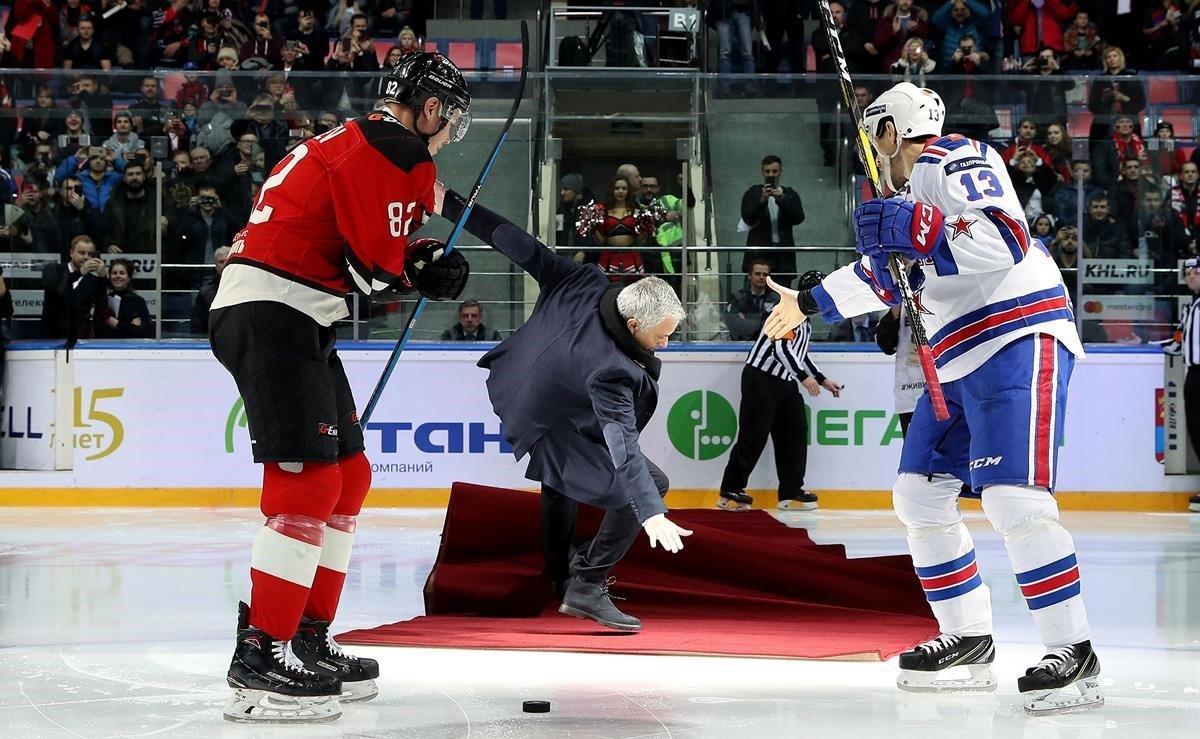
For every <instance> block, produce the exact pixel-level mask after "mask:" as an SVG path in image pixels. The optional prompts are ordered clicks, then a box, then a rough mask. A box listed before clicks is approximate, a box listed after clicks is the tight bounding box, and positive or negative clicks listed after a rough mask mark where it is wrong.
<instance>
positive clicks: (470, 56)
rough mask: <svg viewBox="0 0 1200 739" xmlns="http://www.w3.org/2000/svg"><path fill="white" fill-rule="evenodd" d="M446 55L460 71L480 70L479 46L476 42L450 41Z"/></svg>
mask: <svg viewBox="0 0 1200 739" xmlns="http://www.w3.org/2000/svg"><path fill="white" fill-rule="evenodd" d="M446 47H447V48H446V51H444V52H442V53H444V54H445V55H446V56H447V57H448V58H449V59H450V61H452V62H454V66H456V67H458V68H459V69H479V45H478V44H477V43H475V42H474V41H450V42H448V43H447V44H446Z"/></svg>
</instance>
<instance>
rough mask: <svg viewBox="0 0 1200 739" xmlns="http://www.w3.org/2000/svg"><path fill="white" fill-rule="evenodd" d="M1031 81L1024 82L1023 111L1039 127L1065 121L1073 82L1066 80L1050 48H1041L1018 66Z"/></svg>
mask: <svg viewBox="0 0 1200 739" xmlns="http://www.w3.org/2000/svg"><path fill="white" fill-rule="evenodd" d="M1021 72H1022V73H1023V74H1027V75H1030V76H1031V77H1032V79H1031V80H1030V81H1028V82H1026V83H1025V85H1024V87H1025V101H1026V102H1025V112H1026V114H1027V115H1028V116H1029V117H1030V118H1031V119H1032V120H1033V121H1034V123H1036V124H1038V125H1039V126H1041V127H1045V126H1047V125H1049V124H1051V123H1065V122H1066V120H1067V93H1068V92H1070V91H1071V90H1074V89H1075V82H1074V80H1072V79H1070V78H1068V77H1066V76H1064V75H1063V73H1062V69H1061V68H1060V66H1059V63H1058V54H1056V53H1054V49H1051V48H1050V47H1048V46H1043V47H1042V48H1041V49H1039V50H1038V53H1037V56H1036V57H1033V58H1031V59H1028V60H1027V61H1026V62H1025V64H1024V66H1022V67H1021Z"/></svg>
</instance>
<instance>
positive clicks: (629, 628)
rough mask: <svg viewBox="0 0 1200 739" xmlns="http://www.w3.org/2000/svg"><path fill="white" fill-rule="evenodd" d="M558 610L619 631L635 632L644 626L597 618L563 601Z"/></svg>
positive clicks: (566, 614) (565, 614)
mask: <svg viewBox="0 0 1200 739" xmlns="http://www.w3.org/2000/svg"><path fill="white" fill-rule="evenodd" d="M558 612H559V613H561V614H563V615H564V616H574V617H575V618H579V619H583V620H584V621H595V622H596V623H598V624H600V625H601V626H606V627H608V628H610V629H616V630H617V631H628V632H630V633H633V632H636V631H641V630H642V627H641V625H640V624H639V625H638V626H625V625H624V624H619V623H616V622H615V621H604V620H602V619H599V618H596V617H595V616H593V615H592V614H590V613H588V612H587V611H581V610H579V609H578V608H574V607H572V606H569V605H567V604H566V603H563V604H562V605H561V606H559V607H558Z"/></svg>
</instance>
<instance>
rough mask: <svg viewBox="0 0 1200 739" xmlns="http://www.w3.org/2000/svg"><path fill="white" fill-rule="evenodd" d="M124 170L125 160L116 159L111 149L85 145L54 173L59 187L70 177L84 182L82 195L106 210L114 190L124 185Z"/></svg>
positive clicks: (92, 204)
mask: <svg viewBox="0 0 1200 739" xmlns="http://www.w3.org/2000/svg"><path fill="white" fill-rule="evenodd" d="M124 171H125V159H124V158H122V157H118V156H116V153H115V152H114V151H113V150H112V149H105V148H104V147H102V146H85V147H82V148H80V149H79V150H78V151H77V152H75V156H73V157H68V158H67V159H65V160H63V163H62V164H60V165H58V170H57V171H55V173H54V182H55V183H56V184H57V183H59V182H62V181H63V180H65V179H66V178H68V177H72V176H74V177H78V178H79V181H80V182H81V183H83V196H84V197H85V198H86V199H87V202H88V204H89V205H91V206H92V207H93V208H95V209H96V210H104V206H105V205H106V204H107V203H108V198H109V197H110V196H111V195H112V192H113V189H114V188H116V186H117V185H118V184H120V182H121V173H122V172H124Z"/></svg>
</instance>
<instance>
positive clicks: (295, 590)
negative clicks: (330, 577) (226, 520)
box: [250, 462, 341, 639]
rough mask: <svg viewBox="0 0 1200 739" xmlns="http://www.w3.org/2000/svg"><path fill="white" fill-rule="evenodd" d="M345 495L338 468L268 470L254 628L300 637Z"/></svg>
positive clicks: (253, 557) (257, 542)
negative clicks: (330, 527)
mask: <svg viewBox="0 0 1200 739" xmlns="http://www.w3.org/2000/svg"><path fill="white" fill-rule="evenodd" d="M340 489H341V471H340V469H339V467H338V465H336V464H317V463H313V462H306V463H303V464H301V463H283V464H276V463H270V462H269V463H267V464H264V465H263V496H262V504H261V508H262V512H263V515H265V516H266V517H267V522H266V525H265V526H263V528H262V529H260V530H259V532H258V536H256V537H255V539H254V548H253V550H252V551H251V554H250V584H251V593H250V625H251V626H254V627H255V628H258V629H262V630H263V631H265V632H266V633H267V634H269V635H270V636H271V637H272V638H273V639H291V638H292V637H293V636H294V635H295V634H296V628H297V627H298V626H299V625H300V616H301V614H302V612H303V610H304V604H305V603H306V602H307V601H308V595H309V588H310V587H311V586H312V583H313V577H314V575H315V573H316V570H317V563H318V562H319V561H320V559H321V549H322V545H323V543H324V540H325V530H326V526H325V522H326V521H327V520H328V519H329V516H330V515H331V510H332V509H333V506H334V503H335V501H336V500H337V494H338V491H339V490H340Z"/></svg>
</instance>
